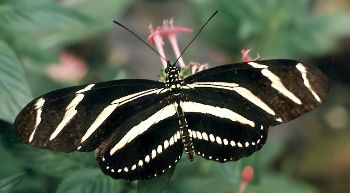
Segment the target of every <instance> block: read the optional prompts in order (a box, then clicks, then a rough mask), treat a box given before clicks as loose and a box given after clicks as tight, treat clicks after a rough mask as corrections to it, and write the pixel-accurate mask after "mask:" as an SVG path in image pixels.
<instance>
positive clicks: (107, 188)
mask: <svg viewBox="0 0 350 193" xmlns="http://www.w3.org/2000/svg"><path fill="white" fill-rule="evenodd" d="M119 190H120V184H119V182H118V181H117V180H114V179H113V178H111V177H109V176H106V175H104V174H103V173H102V172H101V170H99V169H83V170H78V171H75V172H73V173H72V174H70V175H69V176H67V177H66V178H64V180H63V181H62V182H61V183H60V184H59V186H58V188H57V191H56V193H116V192H119Z"/></svg>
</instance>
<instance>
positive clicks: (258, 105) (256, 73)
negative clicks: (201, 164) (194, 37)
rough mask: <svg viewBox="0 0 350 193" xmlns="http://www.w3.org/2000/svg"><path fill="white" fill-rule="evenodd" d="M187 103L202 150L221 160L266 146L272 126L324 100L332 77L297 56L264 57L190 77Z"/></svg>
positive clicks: (195, 140)
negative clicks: (294, 58) (289, 57)
mask: <svg viewBox="0 0 350 193" xmlns="http://www.w3.org/2000/svg"><path fill="white" fill-rule="evenodd" d="M184 82H185V85H186V86H185V88H187V89H186V90H185V91H184V92H185V96H186V98H185V102H183V104H182V108H183V109H184V112H185V116H186V119H187V120H188V125H189V128H191V130H192V131H191V133H192V136H193V138H194V140H193V141H194V147H195V150H196V151H198V154H199V155H201V156H203V157H205V158H207V159H213V160H217V161H221V162H225V161H229V160H237V159H239V158H241V157H244V156H248V155H250V154H252V153H253V152H255V151H257V150H258V149H260V148H261V147H262V146H263V144H264V143H265V141H266V137H267V131H268V127H269V126H273V125H277V124H279V123H283V122H287V121H289V120H292V119H294V118H296V117H298V116H300V115H301V114H303V113H305V112H308V111H310V110H312V109H313V108H315V107H316V106H318V105H319V104H321V103H322V101H323V100H324V99H325V97H326V95H327V93H328V82H327V78H326V77H325V76H324V75H323V74H322V73H321V72H320V71H319V70H318V69H317V68H315V67H312V66H310V65H306V64H302V63H300V62H298V61H293V60H262V61H255V62H248V63H240V64H230V65H224V66H220V67H215V68H211V69H209V70H205V71H202V72H199V73H197V74H194V75H192V76H190V77H188V78H186V79H185V80H184Z"/></svg>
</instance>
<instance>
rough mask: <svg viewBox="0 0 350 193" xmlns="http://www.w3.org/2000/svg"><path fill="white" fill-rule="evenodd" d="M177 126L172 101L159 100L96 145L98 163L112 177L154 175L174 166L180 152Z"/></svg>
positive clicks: (148, 176) (129, 177)
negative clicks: (164, 103) (161, 102)
mask: <svg viewBox="0 0 350 193" xmlns="http://www.w3.org/2000/svg"><path fill="white" fill-rule="evenodd" d="M154 112H155V113H154ZM141 120H142V122H140V121H141ZM178 127H179V124H178V120H177V117H176V112H175V109H174V107H173V106H172V105H163V104H160V105H156V106H152V107H150V108H148V109H146V110H145V111H143V112H138V113H136V114H135V115H134V116H133V117H131V118H130V119H129V120H128V122H126V123H124V124H123V125H121V126H120V128H117V129H116V130H115V132H114V133H113V134H112V135H111V136H110V137H109V138H108V139H107V140H105V141H104V142H103V144H102V145H101V146H100V147H99V148H98V149H97V153H96V157H97V160H98V163H99V165H100V166H101V168H102V170H103V171H104V172H105V173H106V174H108V175H111V176H112V177H114V178H124V179H127V180H136V179H149V178H153V177H156V176H158V175H160V174H162V173H164V172H165V171H167V170H168V169H170V168H172V167H174V166H175V165H176V163H177V162H178V160H179V159H180V158H181V156H182V153H183V144H182V143H181V140H180V132H179V131H178ZM121 130H123V131H124V130H125V131H126V133H120V131H121Z"/></svg>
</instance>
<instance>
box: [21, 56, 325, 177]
mask: <svg viewBox="0 0 350 193" xmlns="http://www.w3.org/2000/svg"><path fill="white" fill-rule="evenodd" d="M179 72H180V69H179V67H177V66H175V64H170V63H169V62H168V67H167V68H166V69H165V73H166V77H167V78H166V79H167V81H166V82H157V81H152V80H142V79H133V80H115V81H109V82H101V83H96V84H89V85H83V86H75V87H69V88H64V89H60V90H56V91H52V92H49V93H46V94H44V95H42V96H40V97H38V98H36V99H35V100H33V101H32V102H30V103H29V104H28V105H27V106H26V107H25V108H24V109H23V110H22V111H21V112H20V113H19V115H18V116H17V118H16V120H15V127H16V131H17V134H18V136H19V138H20V139H21V140H22V141H23V142H25V143H27V144H30V145H33V146H37V147H42V148H47V149H51V150H55V151H61V152H72V151H83V152H86V151H93V150H95V149H96V159H97V161H98V164H99V165H100V167H101V169H102V171H103V172H104V173H105V174H107V175H109V176H112V177H113V178H124V179H127V180H136V179H149V178H152V177H155V176H157V175H160V174H162V173H163V172H165V171H167V170H168V169H169V168H171V167H174V166H175V165H176V163H177V161H178V160H179V159H180V158H181V156H182V154H183V151H185V153H186V155H187V156H188V158H189V159H190V160H193V159H194V155H198V156H201V157H204V158H206V159H208V160H214V161H218V162H227V161H231V160H238V159H240V158H242V157H245V156H249V155H251V154H252V153H253V152H255V151H257V150H259V149H260V148H261V147H262V146H263V145H264V144H265V141H266V138H267V133H268V129H269V127H270V126H274V125H277V124H280V123H285V122H287V121H290V120H292V119H294V118H296V117H298V116H300V115H301V114H303V113H305V112H308V111H310V110H312V109H313V108H315V107H317V106H318V105H320V104H321V103H322V101H323V100H324V99H325V97H326V95H327V92H328V83H327V78H326V76H325V75H323V74H322V73H321V71H319V70H318V69H317V68H315V67H313V66H311V65H307V64H303V63H301V62H298V61H294V60H284V59H276V60H261V61H253V62H244V63H237V64H228V65H223V66H219V67H214V68H210V69H208V70H204V71H201V72H198V73H196V74H194V75H191V76H189V77H187V78H184V79H181V78H179Z"/></svg>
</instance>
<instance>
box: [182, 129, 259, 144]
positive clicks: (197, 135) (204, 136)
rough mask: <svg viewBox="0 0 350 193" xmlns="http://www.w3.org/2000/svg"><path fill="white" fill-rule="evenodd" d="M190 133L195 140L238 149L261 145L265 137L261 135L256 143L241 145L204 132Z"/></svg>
mask: <svg viewBox="0 0 350 193" xmlns="http://www.w3.org/2000/svg"><path fill="white" fill-rule="evenodd" d="M262 129H263V127H262V126H261V130H262ZM189 132H190V136H191V137H193V138H195V139H196V138H197V139H204V140H206V141H209V140H210V141H211V142H213V143H217V144H219V145H222V144H224V145H229V144H230V145H231V146H232V147H236V146H238V147H249V145H252V146H254V145H257V144H259V143H260V139H262V138H263V136H262V135H260V139H258V140H257V141H256V142H255V141H253V142H251V143H249V142H248V141H246V142H245V143H241V142H235V141H234V140H231V141H229V140H227V139H226V138H224V139H221V137H220V136H215V135H213V134H209V135H208V134H207V133H206V132H202V133H201V132H200V131H193V130H189Z"/></svg>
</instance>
